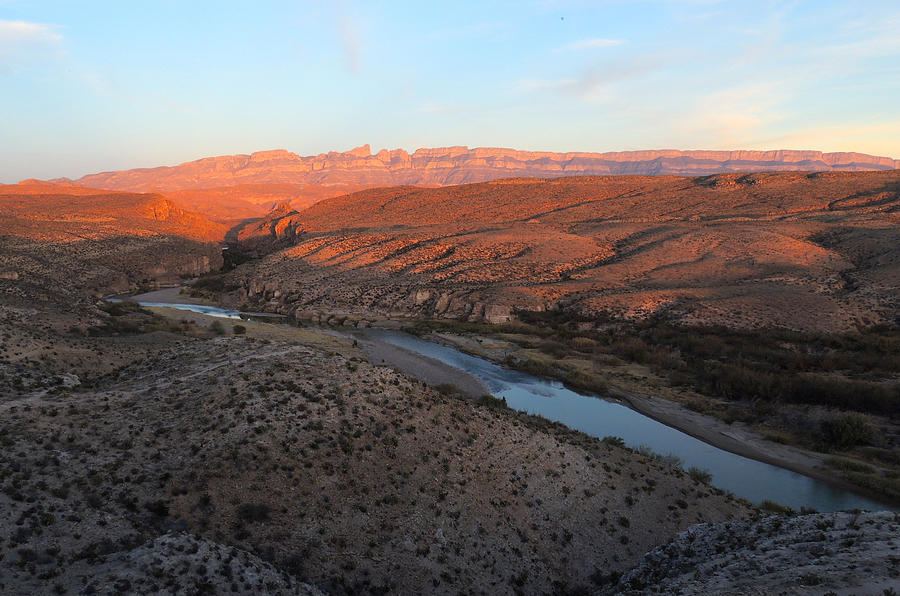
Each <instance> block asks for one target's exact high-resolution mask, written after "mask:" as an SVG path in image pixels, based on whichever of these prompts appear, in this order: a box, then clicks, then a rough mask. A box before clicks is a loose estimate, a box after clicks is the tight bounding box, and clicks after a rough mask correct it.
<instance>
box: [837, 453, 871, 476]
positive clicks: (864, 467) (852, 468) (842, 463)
mask: <svg viewBox="0 0 900 596" xmlns="http://www.w3.org/2000/svg"><path fill="white" fill-rule="evenodd" d="M825 463H826V464H827V465H829V466H831V467H832V468H834V469H836V470H842V471H845V472H861V473H863V474H874V473H875V468H873V467H872V466H870V465H868V464H864V463H860V462H856V461H852V460H849V459H840V458H837V457H829V458H828V459H826V460H825Z"/></svg>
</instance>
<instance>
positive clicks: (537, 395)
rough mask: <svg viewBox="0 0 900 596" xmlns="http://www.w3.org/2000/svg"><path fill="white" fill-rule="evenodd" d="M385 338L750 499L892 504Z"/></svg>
mask: <svg viewBox="0 0 900 596" xmlns="http://www.w3.org/2000/svg"><path fill="white" fill-rule="evenodd" d="M365 333H366V334H371V335H373V336H375V337H377V338H378V339H381V340H383V341H385V342H388V343H391V344H394V345H397V346H401V347H403V348H407V349H409V350H412V351H415V352H418V353H420V354H423V355H425V356H428V357H430V358H434V359H435V360H440V361H441V362H444V363H446V364H449V365H451V366H454V367H456V368H459V369H462V370H464V371H466V372H468V373H470V374H472V375H474V376H476V377H478V378H479V379H481V380H482V381H484V383H485V384H486V385H487V386H488V387H489V388H490V389H491V393H493V394H494V395H496V396H498V397H504V398H506V403H507V404H509V406H510V407H512V408H515V409H517V410H522V411H525V412H528V413H530V414H539V415H541V416H543V417H545V418H548V419H550V420H554V421H557V422H562V423H563V424H565V425H566V426H568V427H570V428H574V429H576V430H580V431H582V432H584V433H587V434H589V435H593V436H595V437H601V438H602V437H606V436H610V435H614V436H619V437H622V438H623V439H624V440H625V443H626V444H627V445H628V446H630V447H639V446H641V445H646V446H648V447H650V448H651V449H653V451H655V452H657V453H661V454H669V453H671V454H674V455H677V456H678V457H679V458H681V460H682V461H683V462H684V467H685V468H688V467H691V466H696V467H698V468H703V469H705V470H707V471H708V472H710V473H711V474H712V477H713V478H712V484H713V485H714V486H717V487H719V488H722V489H725V490H728V491H731V492H732V493H734V494H735V495H737V496H739V497H743V498H745V499H747V500H749V501H752V502H754V503H761V502H762V501H763V500H765V499H770V500H772V501H775V502H777V503H781V504H783V505H788V506H790V507H793V508H794V509H798V510H799V509H800V508H801V507H811V508H814V509H817V510H819V511H837V510H841V509H857V508H858V509H869V510H876V511H877V510H883V509H894V508H892V507H888V506H885V505H883V504H880V503H877V502H875V501H872V500H871V499H867V498H865V497H861V496H858V495H855V494H853V493H851V492H848V491H845V490H841V489H837V488H834V487H832V486H830V485H828V484H826V483H824V482H820V481H818V480H814V479H812V478H809V477H807V476H804V475H802V474H797V473H795V472H791V471H789V470H785V469H783V468H779V467H777V466H772V465H769V464H765V463H762V462H758V461H756V460H752V459H748V458H746V457H741V456H740V455H735V454H734V453H730V452H728V451H724V450H722V449H718V448H716V447H713V446H712V445H709V444H707V443H704V442H703V441H700V440H699V439H695V438H694V437H692V436H690V435H687V434H685V433H683V432H681V431H678V430H675V429H674V428H671V427H669V426H666V425H664V424H662V423H660V422H657V421H655V420H653V419H652V418H648V417H646V416H644V415H643V414H640V413H638V412H635V411H634V410H631V409H629V408H627V407H625V406H623V405H621V404H618V403H614V402H610V401H606V400H603V399H598V398H595V397H587V396H584V395H580V394H578V393H575V392H574V391H571V390H569V389H566V388H565V387H564V386H563V385H562V383H559V382H557V381H551V380H545V379H540V378H538V377H534V376H531V375H528V374H525V373H521V372H518V371H513V370H509V369H505V368H503V367H501V366H498V365H496V364H494V363H493V362H489V361H487V360H484V359H482V358H477V357H475V356H470V355H468V354H463V353H462V352H460V351H459V350H456V349H454V348H450V347H447V346H442V345H440V344H436V343H433V342H430V341H425V340H422V339H419V338H418V337H415V336H413V335H409V334H406V333H401V332H397V331H390V330H383V329H367V330H365Z"/></svg>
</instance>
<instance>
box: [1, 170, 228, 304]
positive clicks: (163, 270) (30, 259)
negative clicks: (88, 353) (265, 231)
mask: <svg viewBox="0 0 900 596" xmlns="http://www.w3.org/2000/svg"><path fill="white" fill-rule="evenodd" d="M226 231H227V230H226V227H225V226H224V225H222V224H219V223H216V222H213V221H211V220H209V219H207V218H206V217H204V216H202V215H198V214H196V213H192V212H189V211H186V210H184V209H182V208H180V207H179V206H177V205H176V204H175V203H173V202H172V201H171V200H169V199H167V198H165V197H163V196H161V195H156V194H138V193H125V192H109V191H103V190H97V189H89V188H84V187H79V186H72V185H58V184H48V183H40V182H31V181H28V182H25V183H22V184H16V185H8V186H0V277H2V278H4V279H8V280H11V281H12V282H15V283H13V284H11V287H10V288H8V289H5V291H6V292H7V293H9V294H10V295H16V296H19V300H21V302H22V303H23V304H30V305H31V306H34V304H35V303H39V302H41V301H43V300H50V301H58V302H66V303H69V301H80V300H82V299H83V297H84V292H85V290H88V291H91V292H99V293H109V292H115V291H124V290H127V289H129V288H136V287H138V286H139V285H141V284H145V283H152V282H157V281H169V282H175V281H178V280H179V277H180V276H182V275H189V276H192V275H200V274H202V273H205V272H207V271H210V270H211V269H218V268H219V267H221V264H222V255H221V250H220V241H221V240H222V239H223V238H224V236H225V232H226ZM70 306H71V304H70Z"/></svg>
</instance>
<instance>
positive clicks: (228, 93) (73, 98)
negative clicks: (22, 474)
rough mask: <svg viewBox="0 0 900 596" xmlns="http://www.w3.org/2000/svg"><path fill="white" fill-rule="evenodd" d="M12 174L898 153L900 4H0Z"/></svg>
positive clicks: (2, 97) (697, 0)
mask: <svg viewBox="0 0 900 596" xmlns="http://www.w3.org/2000/svg"><path fill="white" fill-rule="evenodd" d="M0 114H2V116H0V182H7V183H8V182H17V181H19V180H21V179H25V178H32V177H35V178H55V177H61V176H67V177H79V176H81V175H84V174H88V173H94V172H100V171H108V170H118V169H126V168H134V167H153V166H158V165H174V164H177V163H181V162H184V161H189V160H193V159H199V158H201V157H207V156H213V155H228V154H236V153H251V152H253V151H261V150H267V149H276V148H283V149H288V150H290V151H293V152H295V153H298V154H300V155H315V154H318V153H324V152H327V151H343V150H349V149H351V148H353V147H356V146H359V145H363V144H365V143H369V144H371V145H372V149H373V151H377V150H379V149H382V148H388V149H393V148H404V149H407V150H414V149H416V148H418V147H440V146H449V145H467V146H470V147H512V148H516V149H523V150H535V151H538V150H540V151H598V152H600V151H627V150H637V149H663V148H666V149H818V150H822V151H859V152H863V153H871V154H875V155H885V156H889V157H894V158H900V1H898V0H882V1H879V0H872V1H866V0H857V1H854V2H848V1H846V0H843V1H840V2H832V1H828V0H816V1H802V0H795V1H775V0H753V1H746V2H745V1H741V0H727V1H726V0H721V1H719V0H646V1H641V0H595V1H592V2H588V1H584V2H582V1H562V0H560V1H553V0H533V1H532V0H518V1H513V2H501V1H491V0H480V1H478V2H465V1H457V2H421V1H410V2H389V1H382V2H378V1H375V0H370V1H367V2H353V1H351V0H345V1H343V2H341V1H334V2H301V1H294V2H266V1H264V0H259V1H254V2H247V1H246V0H244V1H242V2H229V1H221V0H220V1H216V2H202V1H191V2H188V1H176V0H157V1H153V2H143V1H138V0H128V1H127V2H122V1H120V0H117V1H115V2H103V1H93V2H79V1H76V0H58V1H44V2H27V1H19V0H0Z"/></svg>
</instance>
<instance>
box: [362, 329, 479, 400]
mask: <svg viewBox="0 0 900 596" xmlns="http://www.w3.org/2000/svg"><path fill="white" fill-rule="evenodd" d="M359 343H360V345H361V346H362V347H363V351H364V352H365V353H366V356H367V357H368V359H369V362H371V363H372V364H375V365H383V366H391V367H393V368H396V369H398V370H400V371H401V372H403V373H405V374H407V375H409V376H411V377H413V378H416V379H418V380H420V381H422V382H423V383H426V384H428V385H443V384H447V385H455V386H456V387H458V388H460V389H461V390H462V391H463V392H465V393H466V394H467V395H469V396H470V397H480V396H482V395H485V394H490V392H491V390H490V389H489V388H488V386H487V385H485V384H484V382H482V381H481V379H479V378H478V377H475V376H473V375H470V374H469V373H467V372H465V371H462V370H460V369H458V368H456V367H453V366H450V365H449V364H444V363H443V362H440V361H439V360H435V359H434V358H429V357H427V356H423V355H422V354H419V353H418V352H413V351H412V350H407V349H406V348H401V347H399V346H395V345H393V344H389V343H387V342H384V341H381V340H379V339H375V338H372V337H366V338H360V339H359Z"/></svg>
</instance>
